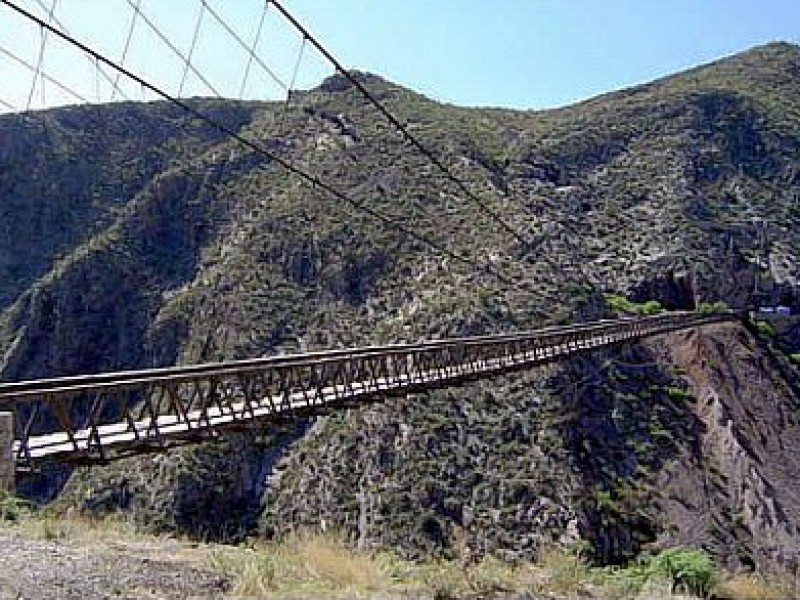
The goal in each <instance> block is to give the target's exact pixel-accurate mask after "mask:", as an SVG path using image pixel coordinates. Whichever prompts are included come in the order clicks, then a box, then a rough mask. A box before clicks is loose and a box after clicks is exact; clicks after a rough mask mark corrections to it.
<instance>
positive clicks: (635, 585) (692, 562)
mask: <svg viewBox="0 0 800 600" xmlns="http://www.w3.org/2000/svg"><path fill="white" fill-rule="evenodd" d="M611 578H612V579H616V580H618V582H619V583H620V584H621V586H622V587H623V588H624V589H625V591H626V592H634V593H638V592H640V591H642V590H643V589H644V588H645V587H647V586H649V585H654V584H658V583H666V584H667V585H669V587H670V589H671V591H673V592H680V593H685V594H691V595H694V596H700V597H706V596H708V594H709V593H710V592H711V588H712V584H713V579H714V565H713V563H712V561H711V557H710V556H709V555H708V553H707V552H704V551H703V550H690V549H688V548H681V547H678V548H669V549H668V550H664V551H663V552H660V553H659V554H656V555H654V556H649V557H646V558H642V559H640V560H639V561H638V562H637V563H636V564H634V565H631V566H628V567H625V568H623V569H620V570H617V571H612V572H611Z"/></svg>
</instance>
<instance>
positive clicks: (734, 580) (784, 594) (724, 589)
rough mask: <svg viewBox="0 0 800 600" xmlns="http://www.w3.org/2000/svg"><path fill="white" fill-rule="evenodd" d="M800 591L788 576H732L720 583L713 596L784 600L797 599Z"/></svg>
mask: <svg viewBox="0 0 800 600" xmlns="http://www.w3.org/2000/svg"><path fill="white" fill-rule="evenodd" d="M799 591H800V590H799V589H798V585H797V582H796V581H794V578H793V577H790V576H774V577H769V578H767V577H764V576H761V575H755V574H741V575H734V576H732V577H729V578H727V579H724V580H722V581H720V582H719V583H718V584H717V586H716V588H715V590H714V595H715V597H717V598H720V599H726V600H784V599H786V598H798V597H800V595H799V594H798V592H799Z"/></svg>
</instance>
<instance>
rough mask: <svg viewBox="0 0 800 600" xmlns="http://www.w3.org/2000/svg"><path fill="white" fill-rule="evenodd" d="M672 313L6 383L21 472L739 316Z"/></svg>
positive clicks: (193, 439)
mask: <svg viewBox="0 0 800 600" xmlns="http://www.w3.org/2000/svg"><path fill="white" fill-rule="evenodd" d="M740 317H741V315H740V314H738V313H734V312H729V313H724V314H714V315H702V314H699V313H692V312H680V313H677V312H676V313H668V314H663V315H656V316H651V317H642V318H637V319H619V320H607V321H598V322H592V323H584V324H579V325H571V326H563V327H552V328H548V329H540V330H535V331H526V332H519V333H510V334H501V335H486V336H479V337H464V338H455V339H444V340H438V341H429V342H421V343H412V344H393V345H387V346H367V347H363V348H349V349H343V350H332V351H325V352H311V353H305V354H295V355H286V356H276V357H270V358H258V359H252V360H240V361H233V362H223V363H217V364H203V365H194V366H178V367H170V368H160V369H147V370H139V371H125V372H119V373H107V374H100V375H85V376H83V375H82V376H75V377H60V378H55V379H44V380H37V381H23V382H18V383H3V384H0V411H2V412H7V413H9V412H10V413H13V421H14V430H15V432H16V433H15V439H14V442H13V456H14V461H15V464H16V469H17V471H18V472H27V471H30V470H36V469H38V468H39V467H40V466H41V465H42V464H43V463H48V462H67V463H74V464H102V463H106V462H108V461H111V460H114V459H118V458H123V457H127V456H132V455H136V454H142V453H147V452H161V451H164V450H166V449H168V448H170V447H174V446H178V445H183V444H188V443H197V442H202V441H205V440H209V439H214V438H217V437H218V436H219V435H220V434H221V433H223V432H225V431H231V430H242V429H253V428H257V429H265V428H268V427H270V426H273V427H274V426H281V425H286V424H287V423H292V422H296V421H297V420H299V419H303V418H307V417H312V416H316V415H320V414H325V413H326V412H329V411H331V410H337V409H342V408H347V407H352V406H359V405H363V404H365V403H369V402H375V401H380V400H381V399H384V398H387V397H389V396H402V395H405V394H409V393H413V392H422V391H427V390H433V389H438V388H445V387H450V386H457V385H460V384H463V383H464V382H467V381H472V380H477V379H483V378H489V377H494V376H496V375H501V374H505V373H510V372H513V371H517V370H521V369H527V368H529V367H534V366H536V365H541V364H544V363H547V362H552V361H556V360H562V359H564V358H566V357H569V356H571V355H574V354H577V353H580V352H586V351H589V350H591V349H594V348H599V347H604V346H609V345H613V344H619V343H624V342H627V341H630V340H635V339H639V338H643V337H647V336H654V335H659V334H664V333H668V332H672V331H677V330H681V329H688V328H693V327H700V326H704V325H710V324H713V323H720V322H725V321H732V320H735V319H738V318H740Z"/></svg>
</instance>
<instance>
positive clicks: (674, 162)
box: [0, 44, 800, 565]
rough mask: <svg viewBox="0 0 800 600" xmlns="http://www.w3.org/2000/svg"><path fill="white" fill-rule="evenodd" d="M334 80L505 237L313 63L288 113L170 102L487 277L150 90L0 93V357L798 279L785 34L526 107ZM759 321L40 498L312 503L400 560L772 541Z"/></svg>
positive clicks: (310, 521) (760, 557) (768, 427)
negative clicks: (25, 99) (416, 144)
mask: <svg viewBox="0 0 800 600" xmlns="http://www.w3.org/2000/svg"><path fill="white" fill-rule="evenodd" d="M359 77H360V78H361V80H362V81H363V83H364V85H365V86H367V87H368V88H369V89H370V90H371V92H372V93H373V94H375V95H376V96H377V97H378V98H379V99H380V100H381V101H382V102H384V103H386V105H387V106H388V107H389V108H390V110H392V111H393V112H395V113H396V114H397V115H399V116H400V117H401V119H402V120H403V122H404V123H407V125H408V127H409V129H410V130H411V131H412V132H413V133H414V135H416V136H418V137H419V138H420V139H421V140H422V141H423V142H424V143H425V144H426V145H427V146H429V147H430V148H432V149H433V150H434V151H435V152H436V153H437V155H439V156H440V157H441V160H442V161H443V162H444V163H446V164H447V165H448V166H449V168H451V169H452V170H453V172H455V173H457V174H458V176H459V177H460V178H462V179H463V180H464V181H465V182H466V184H467V185H468V186H469V188H470V190H471V191H472V193H473V194H474V195H476V196H477V197H478V198H480V200H481V201H482V202H483V203H485V204H487V205H488V206H490V207H491V208H492V209H493V210H495V211H496V212H498V213H501V214H502V215H503V217H504V219H506V220H507V221H508V222H510V223H512V224H513V226H514V227H515V228H516V229H518V230H519V231H522V232H524V235H525V237H526V238H527V239H528V242H529V243H527V244H521V243H520V242H519V240H517V239H515V238H513V237H512V236H510V235H509V234H508V232H507V231H505V230H504V229H503V228H502V227H500V226H498V225H497V224H496V223H494V222H493V221H492V220H491V219H489V218H487V217H486V215H485V214H483V213H482V212H481V211H480V210H479V209H478V207H477V206H476V205H475V203H473V202H470V201H469V199H467V198H465V197H464V195H463V194H462V193H460V191H459V190H458V188H457V187H455V186H453V185H452V184H450V183H448V182H447V181H446V180H445V178H444V177H443V176H442V174H441V173H439V172H437V171H436V169H435V168H433V167H432V166H431V165H430V163H428V162H427V161H426V159H425V158H424V157H421V156H419V155H418V154H416V153H414V152H413V151H412V150H411V149H410V148H409V146H408V145H407V144H405V143H404V142H403V141H402V139H401V138H400V137H399V136H397V135H396V134H394V132H393V131H392V130H391V127H390V126H389V125H387V124H386V123H385V122H384V121H383V120H382V119H381V118H380V116H379V115H378V114H377V113H376V112H375V111H374V109H373V108H372V107H370V106H369V105H368V104H367V103H365V102H364V100H363V99H362V98H361V96H360V95H359V94H358V93H357V91H355V90H354V89H352V88H351V87H350V86H349V85H348V84H347V82H346V80H345V79H344V78H342V77H332V78H330V79H328V80H326V81H325V82H324V83H323V84H322V85H321V86H320V87H319V88H317V89H314V90H310V91H308V92H303V93H298V94H296V95H294V96H293V101H292V103H291V105H290V107H289V109H288V110H286V109H285V108H284V106H283V105H282V104H281V105H275V104H269V103H236V102H217V101H214V102H212V101H209V100H195V101H194V102H195V104H196V106H197V107H198V108H199V109H201V110H206V111H211V112H212V113H213V114H214V115H215V117H216V118H219V119H221V120H223V121H224V122H225V123H226V124H227V125H228V126H230V127H232V128H234V129H236V130H237V131H239V132H240V134H241V135H243V136H246V137H248V138H249V139H253V140H255V141H257V142H258V143H260V144H262V145H264V146H266V147H268V148H270V149H271V150H272V151H273V152H275V153H278V154H280V155H281V156H282V157H284V158H285V159H287V160H291V161H292V162H294V163H295V164H297V165H299V166H301V167H302V168H303V169H306V170H308V171H310V172H312V173H314V174H316V175H318V176H319V177H320V178H322V179H324V180H325V181H327V182H330V183H331V184H332V185H334V186H335V187H336V188H337V189H339V190H341V191H343V192H345V193H347V194H348V195H350V196H351V197H353V198H354V199H357V201H358V202H360V203H363V204H364V205H367V206H369V208H370V209H372V210H378V211H380V212H382V213H384V214H386V215H388V216H390V217H391V218H392V219H394V220H396V221H397V222H401V223H403V224H405V225H406V226H409V227H412V228H413V229H414V230H415V231H416V232H419V233H420V234H423V235H425V236H427V237H429V238H430V239H432V240H434V241H435V242H436V243H437V244H439V245H441V246H445V247H447V248H448V249H449V250H451V251H452V252H457V253H460V254H463V255H466V256H468V257H470V259H471V260H473V261H476V262H477V263H480V264H482V265H487V264H488V265H491V267H492V268H493V269H494V270H496V271H499V272H502V273H504V274H505V275H506V276H507V277H508V278H510V279H512V280H513V281H514V284H508V283H505V282H504V281H502V280H499V279H497V278H496V277H494V276H493V275H492V274H491V273H490V272H489V271H487V270H486V269H485V268H475V267H474V266H470V265H467V264H463V263H459V262H457V261H454V260H453V259H451V258H447V257H445V256H442V255H440V254H438V253H437V252H436V251H435V250H433V249H431V248H430V247H426V246H425V245H424V244H422V243H421V242H419V241H417V240H414V239H413V238H411V237H409V236H408V235H406V234H404V233H402V232H401V231H399V230H398V229H396V228H393V227H390V226H386V225H385V224H382V223H380V222H378V221H376V220H375V219H373V218H372V217H370V216H369V215H367V214H365V213H364V212H363V211H359V210H357V209H355V208H353V207H351V206H348V205H346V204H344V203H342V202H339V201H336V200H334V199H332V198H331V197H330V196H328V195H326V194H325V193H324V191H321V190H319V189H316V188H314V187H312V186H309V185H306V184H304V183H302V182H300V181H298V180H297V178H295V177H293V176H291V175H289V174H287V173H286V172H285V171H283V170H282V169H281V168H280V167H279V166H278V165H276V164H272V163H271V162H270V161H267V160H264V159H263V158H262V157H260V156H258V155H254V154H253V153H251V152H249V151H247V150H244V149H242V148H241V147H238V146H237V145H236V144H235V143H234V142H232V141H230V140H226V139H222V138H221V137H220V136H219V135H218V134H217V133H216V132H215V131H214V130H212V129H210V128H208V127H205V126H204V125H203V124H202V123H199V122H197V121H193V120H188V121H187V120H185V119H183V118H182V117H181V116H180V115H179V114H178V113H177V112H176V111H175V110H174V109H172V108H169V107H168V106H166V105H163V104H158V103H156V104H147V105H135V104H115V105H109V106H91V107H74V108H68V109H59V110H53V111H48V112H45V113H39V114H34V115H29V116H26V117H20V116H14V115H11V116H5V117H2V118H0V206H1V207H2V211H3V219H2V223H3V225H2V227H4V235H3V236H2V237H0V311H2V312H0V315H1V316H0V373H2V378H3V379H6V380H15V379H21V378H29V377H35V376H41V375H61V374H71V373H79V372H89V371H102V370H109V369H112V368H134V367H143V366H151V365H168V364H175V363H192V362H196V361H201V360H202V361H205V360H218V359H227V358H240V357H252V356H259V355H265V354H272V353H276V352H290V351H296V350H303V349H315V348H331V347H337V346H344V345H352V344H362V343H372V342H385V341H399V340H416V339H422V338H430V337H434V336H445V335H454V334H459V335H460V334H474V333H481V332H494V331H509V330H515V329H520V328H530V327H535V326H539V325H543V324H547V323H555V322H565V321H576V320H585V319H591V318H596V317H600V316H604V315H607V314H608V313H609V308H608V307H607V306H606V301H605V297H604V293H606V294H607V293H613V294H618V295H626V296H628V297H629V298H630V299H632V300H634V301H645V300H658V301H660V302H661V303H662V304H663V305H664V306H666V307H668V308H687V307H693V306H695V304H696V303H699V302H712V301H725V302H727V303H728V304H729V305H731V306H747V305H751V304H756V303H758V304H775V303H786V304H793V305H795V306H800V272H799V271H798V266H797V265H798V253H800V203H799V202H798V194H799V193H800V100H799V98H800V48H798V47H796V46H792V45H788V44H771V45H768V46H764V47H760V48H756V49H754V50H751V51H749V52H746V53H743V54H740V55H736V56H733V57H730V58H726V59H723V60H721V61H719V62H716V63H713V64H710V65H707V66H703V67H700V68H697V69H694V70H692V71H688V72H685V73H681V74H678V75H675V76H672V77H668V78H665V79H663V80H659V81H656V82H653V83H651V84H648V85H645V86H640V87H636V88H632V89H629V90H625V91H621V92H616V93H613V94H608V95H605V96H601V97H598V98H595V99H592V100H589V101H586V102H583V103H580V104H577V105H574V106H570V107H566V108H563V109H558V110H552V111H544V112H519V111H507V110H499V109H467V108H458V107H453V106H446V105H441V104H437V103H435V102H433V101H431V100H429V99H426V98H424V97H422V96H420V95H418V94H415V93H413V92H411V91H409V90H406V89H402V88H400V87H398V86H395V85H393V84H391V83H388V82H386V81H384V80H382V79H380V78H378V77H375V76H372V75H365V74H360V75H359ZM769 333H770V331H769V328H764V327H762V330H761V331H760V332H756V331H752V332H751V331H748V330H745V329H743V328H742V327H739V326H725V327H716V328H709V329H707V330H704V331H698V332H694V333H691V334H681V335H675V336H670V337H669V338H665V339H659V340H654V341H652V342H647V343H642V344H638V345H631V346H629V347H626V348H620V349H615V350H606V351H600V352H597V353H595V354H593V355H592V356H589V357H583V358H580V359H575V360H573V361H570V362H568V363H564V364H560V365H557V366H553V367H548V368H546V369H539V370H537V371H535V372H530V373H526V374H521V375H518V376H514V377H510V378H506V379H499V380H496V381H491V382H481V383H479V384H475V385H472V386H469V387H464V388H459V389H454V390H451V391H448V392H439V393H432V394H428V395H422V396H413V397H409V398H404V399H400V400H392V401H389V402H386V403H385V404H380V405H376V406H373V407H370V408H365V409H362V410H353V411H350V412H348V413H341V414H337V415H332V416H330V417H327V418H323V419H319V420H317V421H315V422H313V423H304V424H300V425H298V427H297V428H296V429H294V430H291V431H282V432H263V433H259V434H258V435H252V436H241V437H235V438H229V439H227V440H225V441H224V442H221V443H220V444H219V445H217V446H206V447H202V448H195V449H190V450H184V451H181V452H175V453H173V454H169V455H165V456H159V457H155V458H148V459H138V460H133V461H129V462H124V463H119V464H117V465H114V466H112V467H108V468H105V469H95V470H93V471H91V472H79V473H76V474H75V475H74V476H73V478H72V480H71V481H70V482H69V484H68V485H67V487H66V489H65V490H64V492H63V494H62V500H61V501H62V502H65V503H78V504H79V505H80V506H82V507H84V508H85V509H87V510H95V511H108V510H118V509H121V510H125V511H129V512H130V513H131V514H132V515H133V516H134V517H135V518H136V519H137V520H138V521H139V522H141V523H142V524H143V525H144V526H147V527H150V528H153V529H164V530H181V531H188V532H190V533H192V534H195V535H199V536H205V537H217V538H218V537H237V536H240V535H244V534H252V533H254V532H260V533H261V534H262V535H269V536H272V535H280V534H282V533H285V532H288V531H292V530H294V529H297V528H299V527H307V528H312V529H323V530H324V529H337V530H341V531H343V532H344V533H346V534H347V535H349V536H351V537H352V539H353V540H354V542H356V543H358V544H360V545H362V546H372V545H375V546H382V545H391V546H394V547H398V548H400V549H402V551H403V552H404V553H406V554H408V555H411V556H415V555H420V554H440V553H443V554H452V553H454V552H456V550H457V549H458V548H461V549H462V550H463V549H464V548H469V549H470V551H474V552H478V553H480V552H487V551H488V552H493V553H497V554H499V555H503V556H507V557H510V558H515V557H531V556H535V555H536V554H537V552H538V551H539V550H540V549H541V548H542V546H543V545H546V544H549V543H552V542H554V541H561V542H565V543H575V544H579V545H581V547H583V548H584V549H585V551H586V553H587V555H589V556H591V557H593V558H594V559H596V560H597V561H598V562H604V563H611V562H620V561H623V560H626V559H628V558H630V557H632V556H634V555H635V554H637V553H638V552H640V551H641V550H642V549H643V548H646V547H652V546H654V545H655V546H658V545H672V544H675V543H685V544H695V545H702V546H704V547H707V548H709V549H710V550H713V551H714V552H715V553H716V555H717V556H718V557H719V558H720V560H724V561H729V562H730V563H731V564H734V565H735V564H740V565H742V564H743V565H752V564H759V565H766V564H769V563H770V562H771V561H774V560H775V559H780V560H782V561H785V562H791V561H793V560H796V557H795V556H794V554H793V552H794V550H792V549H793V548H796V547H797V545H798V542H799V541H800V537H798V532H797V531H796V526H795V523H796V522H797V519H796V517H795V515H796V514H798V512H799V511H800V501H798V500H797V498H799V497H800V495H798V494H796V493H794V487H796V484H795V480H796V479H797V478H796V471H797V469H796V465H797V463H796V459H795V453H794V452H793V450H794V449H795V448H796V447H798V444H800V438H799V437H798V435H800V434H799V433H798V432H797V431H796V424H795V423H796V421H795V419H796V417H795V415H796V414H797V403H798V402H799V401H800V396H798V384H797V377H798V375H797V368H796V366H794V365H793V363H792V361H791V359H790V358H789V357H790V356H791V355H792V353H796V352H797V351H798V349H797V347H796V339H797V338H796V337H794V338H792V336H791V335H789V336H786V337H785V338H784V340H783V343H781V341H780V340H778V339H777V338H775V337H774V336H770V335H769ZM792 340H795V341H794V342H793V341H792ZM32 493H42V488H41V487H40V488H39V489H38V490H33V491H32Z"/></svg>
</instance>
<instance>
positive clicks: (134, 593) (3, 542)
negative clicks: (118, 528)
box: [0, 531, 228, 600]
mask: <svg viewBox="0 0 800 600" xmlns="http://www.w3.org/2000/svg"><path fill="white" fill-rule="evenodd" d="M206 557H207V554H205V553H204V552H203V551H202V550H193V548H192V546H191V545H190V544H187V543H182V542H175V541H167V542H160V543H158V544H155V543H152V542H151V543H148V542H141V541H131V542H126V541H120V540H116V541H114V542H109V541H87V540H69V539H67V540H43V539H32V538H31V537H28V536H24V535H21V534H20V533H18V532H14V531H10V532H8V531H4V532H0V599H3V600H5V599H7V598H13V599H15V600H22V599H25V600H49V599H53V600H56V599H58V600H72V599H76V600H77V599H80V600H93V599H95V598H115V599H123V598H129V599H134V598H135V599H137V600H138V599H155V598H165V599H166V598H170V599H172V598H176V599H177V598H185V599H188V598H193V599H194V598H198V599H200V598H202V599H206V598H222V597H223V595H224V592H225V590H226V588H227V585H228V584H227V582H226V581H225V579H224V578H223V577H222V576H220V575H219V574H217V573H214V572H213V571H211V570H209V569H208V568H205V567H204V561H205V558H206Z"/></svg>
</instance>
